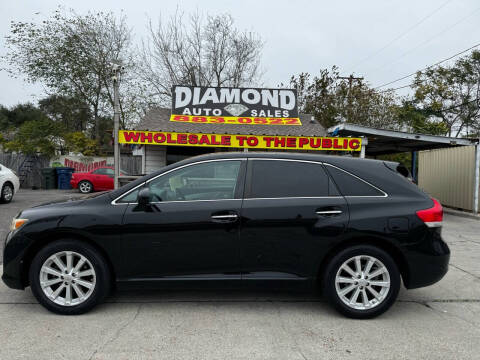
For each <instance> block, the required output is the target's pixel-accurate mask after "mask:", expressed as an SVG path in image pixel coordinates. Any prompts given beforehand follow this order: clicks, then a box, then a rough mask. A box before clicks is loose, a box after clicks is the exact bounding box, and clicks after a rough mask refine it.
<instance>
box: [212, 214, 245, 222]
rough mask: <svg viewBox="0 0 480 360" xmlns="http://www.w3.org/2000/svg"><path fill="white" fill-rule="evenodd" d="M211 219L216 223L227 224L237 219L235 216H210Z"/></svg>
mask: <svg viewBox="0 0 480 360" xmlns="http://www.w3.org/2000/svg"><path fill="white" fill-rule="evenodd" d="M211 219H212V221H213V222H218V223H229V222H235V221H237V219H238V215H237V214H228V213H227V214H226V213H223V214H218V213H217V214H212V215H211Z"/></svg>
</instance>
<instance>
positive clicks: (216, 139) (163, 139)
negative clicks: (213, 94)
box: [119, 130, 362, 151]
mask: <svg viewBox="0 0 480 360" xmlns="http://www.w3.org/2000/svg"><path fill="white" fill-rule="evenodd" d="M119 142H120V143H121V144H143V145H170V146H208V147H226V148H247V149H277V150H280V149H284V150H285V149H292V150H293V149H295V150H329V151H360V150H361V147H362V139H361V138H339V137H310V136H276V135H261V136H256V135H229V134H197V133H183V132H182V133H180V132H164V131H136V130H120V131H119Z"/></svg>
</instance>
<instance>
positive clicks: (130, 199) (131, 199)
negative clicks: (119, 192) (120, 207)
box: [117, 187, 141, 203]
mask: <svg viewBox="0 0 480 360" xmlns="http://www.w3.org/2000/svg"><path fill="white" fill-rule="evenodd" d="M140 189H141V187H139V188H138V189H136V190H133V191H132V192H131V193H129V194H127V195H125V196H124V197H122V198H120V199H118V200H117V203H136V202H137V197H138V192H139V190H140Z"/></svg>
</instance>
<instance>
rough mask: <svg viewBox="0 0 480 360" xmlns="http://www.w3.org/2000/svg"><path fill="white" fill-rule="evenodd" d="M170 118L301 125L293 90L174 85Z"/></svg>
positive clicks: (174, 119)
mask: <svg viewBox="0 0 480 360" xmlns="http://www.w3.org/2000/svg"><path fill="white" fill-rule="evenodd" d="M170 121H183V122H197V123H217V124H232V125H236V124H252V125H301V122H300V119H299V117H298V106H297V91H296V90H293V89H259V88H226V87H225V88H223V87H222V88H220V87H205V86H178V85H177V86H174V87H173V88H172V116H171V117H170Z"/></svg>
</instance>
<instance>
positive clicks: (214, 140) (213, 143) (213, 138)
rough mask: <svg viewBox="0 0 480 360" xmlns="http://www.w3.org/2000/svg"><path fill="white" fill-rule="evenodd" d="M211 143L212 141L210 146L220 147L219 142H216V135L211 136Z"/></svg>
mask: <svg viewBox="0 0 480 360" xmlns="http://www.w3.org/2000/svg"><path fill="white" fill-rule="evenodd" d="M211 141H212V143H211V144H212V145H222V143H221V142H220V140H217V135H212V138H211Z"/></svg>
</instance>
